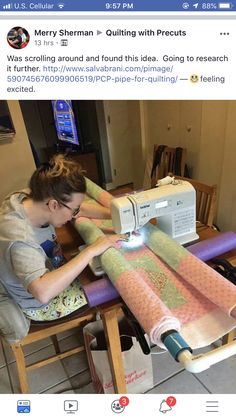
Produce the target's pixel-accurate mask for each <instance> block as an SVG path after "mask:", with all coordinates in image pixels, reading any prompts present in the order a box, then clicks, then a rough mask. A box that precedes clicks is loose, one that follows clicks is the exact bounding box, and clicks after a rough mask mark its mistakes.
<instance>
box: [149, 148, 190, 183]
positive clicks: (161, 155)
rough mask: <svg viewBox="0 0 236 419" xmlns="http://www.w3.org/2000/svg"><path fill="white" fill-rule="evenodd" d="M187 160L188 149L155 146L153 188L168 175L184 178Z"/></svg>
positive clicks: (152, 172) (152, 173)
mask: <svg viewBox="0 0 236 419" xmlns="http://www.w3.org/2000/svg"><path fill="white" fill-rule="evenodd" d="M186 158H187V150H186V148H181V147H176V148H173V147H167V146H165V145H160V146H158V145H157V144H154V149H153V164H152V170H151V187H152V188H153V187H154V186H155V185H156V183H157V180H158V179H162V178H163V177H165V176H167V175H168V173H172V174H173V175H179V176H184V171H185V165H186Z"/></svg>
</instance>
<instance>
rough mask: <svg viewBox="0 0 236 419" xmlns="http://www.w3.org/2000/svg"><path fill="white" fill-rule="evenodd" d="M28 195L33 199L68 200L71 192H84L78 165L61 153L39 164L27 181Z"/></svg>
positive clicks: (83, 179)
mask: <svg viewBox="0 0 236 419" xmlns="http://www.w3.org/2000/svg"><path fill="white" fill-rule="evenodd" d="M29 188H30V197H31V198H32V199H33V200H34V201H38V202H39V201H44V200H45V199H48V198H54V199H57V200H59V201H62V202H69V201H70V199H71V194H73V193H78V192H79V193H85V192H86V181H85V177H84V176H83V170H82V169H81V167H80V165H79V164H78V163H77V162H76V161H73V160H72V159H69V158H67V157H65V156H64V155H63V154H57V155H55V156H53V157H52V158H51V159H50V161H49V163H45V164H43V165H42V166H40V167H39V168H38V169H37V170H35V172H34V173H33V175H32V176H31V179H30V181H29Z"/></svg>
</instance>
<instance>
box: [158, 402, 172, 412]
mask: <svg viewBox="0 0 236 419" xmlns="http://www.w3.org/2000/svg"><path fill="white" fill-rule="evenodd" d="M168 410H172V409H171V407H170V406H168V404H167V403H166V400H162V402H161V404H160V409H159V411H160V412H161V413H166V412H168Z"/></svg>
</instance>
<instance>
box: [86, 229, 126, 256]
mask: <svg viewBox="0 0 236 419" xmlns="http://www.w3.org/2000/svg"><path fill="white" fill-rule="evenodd" d="M122 238H123V236H122V235H121V234H112V235H111V236H107V237H99V238H98V239H97V240H96V241H95V242H94V243H93V244H91V245H90V246H88V247H87V250H89V251H90V252H91V257H94V256H99V255H101V254H102V253H103V252H105V251H106V250H107V249H109V248H110V247H114V245H115V244H116V243H117V242H118V241H119V240H122Z"/></svg>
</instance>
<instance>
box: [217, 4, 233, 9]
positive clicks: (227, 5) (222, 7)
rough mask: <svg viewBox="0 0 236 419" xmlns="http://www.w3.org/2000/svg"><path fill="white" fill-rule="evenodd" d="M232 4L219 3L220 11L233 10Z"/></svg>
mask: <svg viewBox="0 0 236 419" xmlns="http://www.w3.org/2000/svg"><path fill="white" fill-rule="evenodd" d="M232 7H233V5H232V3H218V8H219V9H232Z"/></svg>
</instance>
